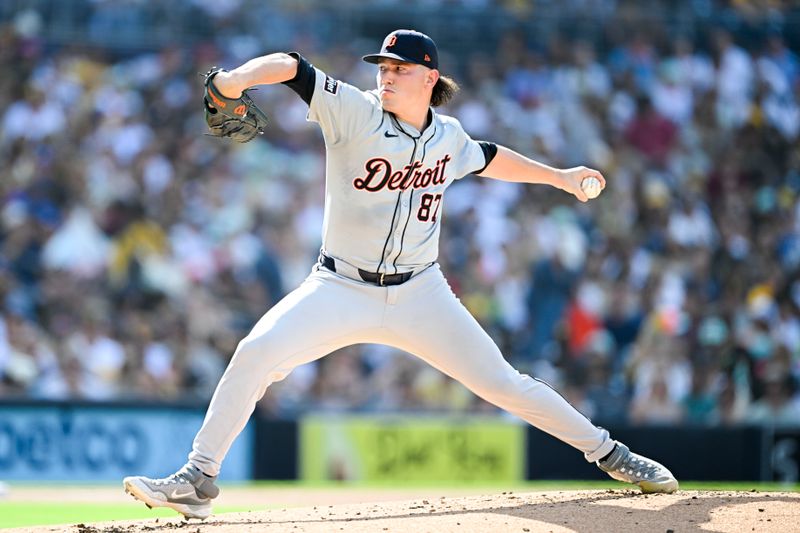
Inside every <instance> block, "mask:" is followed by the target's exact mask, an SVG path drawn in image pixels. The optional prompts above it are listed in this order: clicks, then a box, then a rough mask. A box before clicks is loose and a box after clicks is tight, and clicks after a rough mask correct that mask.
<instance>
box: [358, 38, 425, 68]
mask: <svg viewBox="0 0 800 533" xmlns="http://www.w3.org/2000/svg"><path fill="white" fill-rule="evenodd" d="M382 57H385V58H389V59H397V60H398V61H405V62H407V63H416V64H417V65H424V66H426V67H428V68H437V69H438V68H439V52H438V51H437V50H436V43H434V42H433V39H431V38H430V37H428V36H427V35H425V34H424V33H420V32H418V31H414V30H395V31H393V32H392V33H390V34H389V35H387V36H386V39H384V40H383V46H382V47H381V51H380V52H379V53H377V54H370V55H367V56H364V57H363V58H362V59H363V60H364V61H366V62H367V63H377V62H378V61H379V60H380V59H381V58H382Z"/></svg>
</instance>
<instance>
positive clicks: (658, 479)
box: [597, 442, 678, 494]
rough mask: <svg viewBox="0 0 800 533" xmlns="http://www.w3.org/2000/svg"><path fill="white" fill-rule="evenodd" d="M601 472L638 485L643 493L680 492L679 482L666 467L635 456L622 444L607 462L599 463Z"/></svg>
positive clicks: (617, 446) (618, 443)
mask: <svg viewBox="0 0 800 533" xmlns="http://www.w3.org/2000/svg"><path fill="white" fill-rule="evenodd" d="M597 466H599V467H600V470H603V471H604V472H606V473H607V474H608V475H609V476H611V477H613V478H614V479H616V480H618V481H624V482H625V483H633V484H634V485H638V486H639V488H640V489H642V492H645V493H653V492H666V493H668V494H669V493H673V492H675V491H676V490H678V480H677V479H675V476H673V475H672V472H670V471H669V470H667V469H666V468H665V467H664V465H662V464H660V463H657V462H656V461H653V460H652V459H648V458H647V457H642V456H641V455H638V454H635V453H633V452H632V451H630V450H629V449H628V447H627V446H625V445H624V444H622V443H621V442H617V445H616V446H615V447H614V451H613V452H611V455H609V456H608V459H606V460H605V461H597Z"/></svg>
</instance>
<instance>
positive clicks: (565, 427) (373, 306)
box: [124, 30, 678, 519]
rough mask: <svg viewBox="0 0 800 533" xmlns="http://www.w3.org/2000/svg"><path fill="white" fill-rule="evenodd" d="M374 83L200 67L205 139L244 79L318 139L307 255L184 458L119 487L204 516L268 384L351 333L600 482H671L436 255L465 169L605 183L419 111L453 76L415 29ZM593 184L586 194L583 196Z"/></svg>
mask: <svg viewBox="0 0 800 533" xmlns="http://www.w3.org/2000/svg"><path fill="white" fill-rule="evenodd" d="M363 59H364V61H367V62H369V63H374V64H376V65H377V75H376V82H377V88H376V89H374V90H371V91H362V90H360V89H358V88H356V87H353V86H352V85H348V84H347V83H344V82H342V81H340V80H337V79H335V78H333V77H331V76H329V75H327V74H326V73H325V72H323V71H321V70H320V69H318V68H315V67H314V66H312V65H311V64H310V63H309V62H308V61H307V60H306V59H305V58H304V57H302V56H301V55H299V54H297V53H290V54H283V53H278V54H271V55H266V56H263V57H259V58H256V59H252V60H250V61H248V62H247V63H245V64H243V65H242V66H240V67H238V68H236V69H234V70H232V71H230V72H227V71H224V70H221V69H213V70H212V71H210V72H209V73H208V75H207V76H206V82H205V99H204V105H205V112H206V119H207V121H208V124H209V128H210V130H211V133H212V134H213V135H218V136H221V137H231V138H233V139H234V140H236V141H240V142H244V141H248V140H250V139H252V138H254V137H255V136H257V135H258V134H259V133H261V132H262V131H263V129H264V127H265V125H266V122H267V118H266V116H264V114H263V113H261V111H260V110H258V108H257V107H256V106H255V104H254V103H253V102H252V100H250V99H249V98H248V97H247V94H246V89H247V88H249V87H252V86H255V85H264V84H277V83H283V84H284V85H287V86H288V87H289V88H291V89H292V90H293V91H294V92H296V93H297V95H298V96H299V97H300V98H302V99H303V101H304V102H305V103H306V104H308V109H309V111H308V120H310V121H313V122H316V123H317V124H319V127H320V128H321V129H322V133H323V135H324V139H325V146H326V151H327V164H326V191H325V215H324V221H323V228H322V249H321V251H320V256H319V261H318V263H317V264H315V265H314V267H313V269H312V271H311V273H310V275H309V276H308V278H307V279H306V280H305V281H304V282H303V283H302V284H301V285H300V286H299V287H298V288H297V289H295V290H294V291H293V292H291V293H290V294H289V295H288V296H286V297H285V298H284V299H283V300H281V301H280V302H279V303H278V304H277V305H275V306H274V307H273V308H272V309H270V310H269V311H268V312H267V313H266V314H265V315H264V316H263V317H262V318H261V319H260V320H259V321H258V323H257V324H256V325H255V326H254V327H253V329H252V331H251V332H250V333H249V334H248V335H247V336H246V337H245V338H244V339H243V340H242V341H241V342H240V343H239V345H238V347H237V349H236V352H235V353H234V355H233V358H232V359H231V362H230V364H229V365H228V368H227V370H226V371H225V374H224V375H223V377H222V379H221V380H220V382H219V385H218V386H217V389H216V392H215V393H214V396H213V398H212V399H211V404H210V405H209V408H208V412H207V414H206V417H205V421H204V423H203V426H202V428H201V429H200V431H199V432H198V434H197V436H196V438H195V440H194V444H193V449H192V451H191V453H190V454H189V461H188V463H187V464H186V465H185V466H183V467H182V468H181V469H180V470H179V471H178V472H176V473H175V474H173V475H171V476H169V477H166V478H163V479H150V478H146V477H142V476H134V477H126V478H125V480H124V486H125V490H126V491H127V492H130V493H131V494H132V495H133V496H134V497H135V498H137V499H139V500H141V501H143V502H145V503H146V504H147V505H149V506H151V507H170V508H172V509H175V510H176V511H178V512H179V513H182V514H183V515H184V516H185V517H186V518H200V519H204V518H206V517H208V516H209V515H210V514H211V500H212V499H213V498H215V497H216V496H217V495H218V493H219V489H218V488H217V486H216V485H215V483H214V481H215V480H216V478H217V475H218V474H219V471H220V468H221V466H222V463H223V460H224V459H225V455H226V453H227V452H228V449H229V448H230V446H231V444H232V443H233V441H234V439H235V438H236V436H237V435H238V434H239V433H240V432H241V430H242V429H243V428H244V426H245V424H246V423H247V420H248V419H249V418H250V415H251V414H252V412H253V410H254V408H255V404H256V402H257V401H258V400H259V399H260V398H261V397H262V396H263V395H264V393H265V391H266V389H267V387H269V385H270V384H272V383H274V382H276V381H280V380H282V379H284V378H285V377H286V376H287V375H288V374H289V372H291V371H292V369H294V368H295V367H297V366H298V365H302V364H304V363H308V362H310V361H314V360H315V359H318V358H320V357H323V356H325V355H326V354H329V353H331V352H333V351H334V350H337V349H339V348H342V347H345V346H348V345H352V344H357V343H380V344H386V345H390V346H393V347H396V348H398V349H400V350H404V351H406V352H409V353H411V354H414V355H415V356H417V357H419V358H420V359H422V360H424V361H426V362H427V363H429V364H430V365H432V366H433V367H435V368H437V369H439V370H440V371H442V372H444V373H445V374H447V375H448V376H450V377H452V378H453V379H456V380H458V381H459V382H461V383H463V384H464V385H465V386H466V387H468V388H469V389H471V390H472V391H473V392H475V394H477V395H479V396H480V397H481V398H484V399H485V400H487V401H489V402H491V403H493V404H495V405H497V406H499V407H501V408H502V409H505V410H506V411H508V412H510V413H513V414H514V415H516V416H518V417H520V418H522V419H523V420H525V421H527V422H528V423H530V424H532V425H534V426H536V427H537V428H539V429H541V430H543V431H546V432H547V433H549V434H551V435H553V436H555V437H557V438H559V439H561V440H562V441H564V442H566V443H568V444H570V445H572V446H573V447H575V448H576V449H578V450H580V451H581V452H583V454H584V457H585V458H586V460H587V461H589V462H595V463H597V465H598V466H599V467H600V468H601V469H602V470H604V471H605V472H607V473H608V474H609V475H610V476H611V477H613V478H614V479H618V480H620V481H624V482H628V483H634V484H636V485H638V486H639V487H640V488H641V490H642V491H644V492H674V491H675V490H676V489H677V488H678V482H677V480H676V479H675V477H674V476H673V475H672V474H671V473H670V472H669V470H667V469H666V468H665V467H663V466H662V465H660V464H659V463H657V462H655V461H653V460H651V459H647V458H645V457H642V456H640V455H637V454H635V453H632V452H631V451H630V450H629V449H628V448H627V447H626V446H625V445H624V444H622V443H620V442H618V441H615V440H613V439H612V438H611V437H610V436H609V434H608V431H606V430H605V429H603V428H600V427H597V426H595V425H594V424H592V422H591V421H590V420H589V419H587V418H586V417H584V416H583V415H582V414H580V413H579V412H578V411H577V410H576V409H575V408H573V407H572V406H571V405H570V404H569V403H568V402H567V401H566V400H565V399H564V398H562V397H561V396H560V395H559V394H558V393H557V392H556V391H555V390H553V389H552V388H551V387H550V386H548V385H547V384H546V383H544V382H543V381H541V380H538V379H536V378H532V377H530V376H528V375H524V374H520V373H519V372H518V371H516V370H515V369H514V368H513V367H511V365H509V363H508V362H507V361H506V360H505V358H504V357H503V355H502V354H501V353H500V350H499V349H498V348H497V346H496V345H495V343H494V342H493V341H492V339H491V338H490V337H489V336H488V335H487V334H486V333H485V332H484V331H483V329H482V328H481V327H480V325H479V324H478V322H477V321H476V320H475V319H474V318H473V317H472V316H471V315H470V314H469V312H468V311H467V310H466V309H465V308H464V306H463V305H462V304H461V302H459V300H458V299H457V298H456V296H455V295H454V294H453V292H452V290H451V289H450V286H449V285H448V283H447V280H446V279H445V278H444V276H443V275H442V272H441V270H440V269H439V266H438V265H437V263H436V258H437V255H438V252H439V249H438V242H439V230H440V227H441V217H442V203H443V202H444V197H445V193H446V191H447V188H448V187H449V186H450V185H451V184H452V183H453V182H454V181H455V180H458V179H461V178H463V177H464V176H467V175H468V174H477V175H479V176H485V177H487V178H493V179H499V180H504V181H513V182H522V183H537V184H546V185H550V186H553V187H557V188H559V189H562V190H564V191H566V192H568V193H570V194H572V195H574V196H575V197H576V198H577V199H578V200H579V201H581V202H586V201H587V200H588V197H587V194H586V191H584V190H583V189H582V186H581V185H582V182H583V181H584V179H585V178H592V179H591V180H590V181H591V182H593V183H594V185H593V187H596V186H597V182H599V183H600V187H601V188H602V187H604V186H605V179H604V178H603V176H602V175H601V173H600V172H598V171H596V170H592V169H589V168H586V167H576V168H571V169H566V170H560V169H555V168H552V167H549V166H547V165H544V164H541V163H538V162H536V161H532V160H531V159H528V158H526V157H524V156H522V155H520V154H518V153H516V152H514V151H512V150H510V149H508V148H505V147H503V146H499V145H497V144H495V143H492V142H485V141H476V140H473V139H471V138H470V137H469V135H467V133H466V132H465V131H464V130H463V129H462V127H461V124H459V122H458V121H457V120H455V119H454V118H452V117H448V116H445V115H440V114H438V113H436V111H435V110H434V108H435V107H437V106H439V105H441V104H444V103H446V102H447V101H448V100H449V99H450V98H451V97H452V96H453V95H454V94H455V92H456V91H457V90H458V86H457V85H456V84H455V83H454V82H453V81H452V80H450V79H449V78H446V77H444V76H442V75H441V74H440V72H439V70H438V69H439V61H438V53H437V48H436V45H435V44H434V42H433V40H431V39H430V38H429V37H428V36H427V35H424V34H422V33H419V32H417V31H411V30H397V31H394V32H392V33H390V34H389V35H388V36H387V37H386V39H385V40H384V41H383V46H382V48H381V50H380V52H379V53H377V54H372V55H367V56H364V58H363ZM590 194H591V195H592V196H595V195H596V191H594V192H591V193H590Z"/></svg>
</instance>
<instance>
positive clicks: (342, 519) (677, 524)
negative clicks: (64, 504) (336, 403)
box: [47, 490, 800, 533]
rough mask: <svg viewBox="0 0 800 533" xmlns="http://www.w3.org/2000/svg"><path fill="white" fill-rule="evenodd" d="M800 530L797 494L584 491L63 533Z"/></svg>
mask: <svg viewBox="0 0 800 533" xmlns="http://www.w3.org/2000/svg"><path fill="white" fill-rule="evenodd" d="M799 524H800V494H798V493H782V492H771V493H768V492H728V491H679V492H677V493H675V494H655V495H643V494H640V493H639V492H637V491H633V490H605V491H598V490H583V491H549V492H523V493H513V492H503V493H501V494H493V495H486V496H467V497H449V498H448V497H440V498H438V499H433V498H431V499H425V500H408V501H395V502H382V503H361V504H347V505H333V506H317V507H298V508H290V509H276V510H270V511H257V512H249V513H231V514H221V515H216V516H213V515H212V517H211V518H209V519H208V520H206V521H204V522H200V521H197V520H191V521H189V522H186V521H184V520H183V519H181V518H174V519H167V520H165V519H163V518H162V519H160V520H159V521H156V520H155V519H153V520H146V521H138V522H114V523H113V524H112V523H105V524H92V525H81V526H72V527H70V528H65V529H61V531H72V532H76V533H78V532H80V533H100V532H103V533H123V532H124V533H138V532H145V531H146V532H152V531H175V530H184V531H186V532H191V533H195V532H214V533H227V532H237V533H238V532H253V533H255V532H259V533H261V532H281V533H285V532H320V533H322V532H324V533H329V532H336V531H345V532H370V533H371V532H376V531H377V532H379V533H380V532H383V531H394V532H398V533H405V532H411V533H425V532H436V533H439V532H441V533H445V532H447V533H449V532H452V533H467V532H480V533H484V532H495V531H498V532H500V531H502V532H508V531H517V532H531V533H534V532H553V533H556V532H559V533H561V532H598V533H608V532H611V531H614V532H625V531H631V532H635V533H642V532H643V531H655V532H664V533H668V532H670V531H672V532H676V533H677V532H679V531H723V532H728V531H729V532H731V533H741V532H747V531H757V532H775V533H784V532H787V531H798V528H800V525H799ZM57 530H58V529H56V528H47V531H57Z"/></svg>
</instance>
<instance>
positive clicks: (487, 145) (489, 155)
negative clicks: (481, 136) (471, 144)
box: [471, 141, 497, 174]
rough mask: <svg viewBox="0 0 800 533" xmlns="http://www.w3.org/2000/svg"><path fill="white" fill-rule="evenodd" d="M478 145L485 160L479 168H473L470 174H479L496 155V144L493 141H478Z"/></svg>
mask: <svg viewBox="0 0 800 533" xmlns="http://www.w3.org/2000/svg"><path fill="white" fill-rule="evenodd" d="M478 145H479V146H480V147H481V150H482V151H483V157H484V158H485V160H486V162H485V163H484V165H483V166H482V167H481V168H479V169H478V170H474V171H473V172H471V174H480V173H481V172H483V171H484V170H486V167H488V166H489V163H491V162H492V160H493V159H494V156H496V155H497V145H496V144H495V143H493V142H487V141H478Z"/></svg>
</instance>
